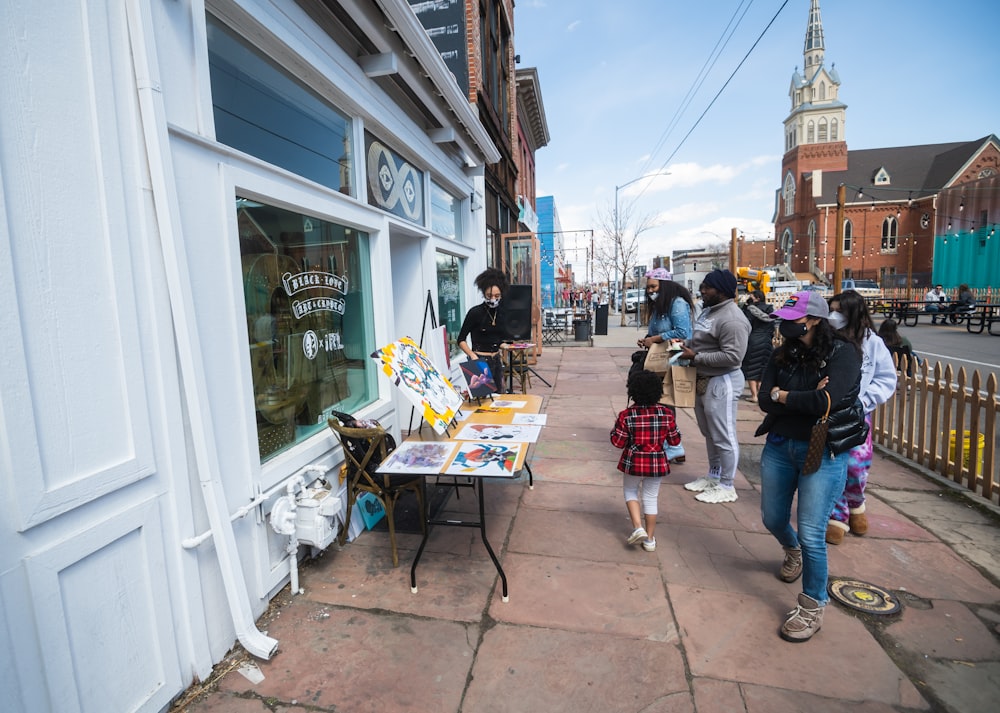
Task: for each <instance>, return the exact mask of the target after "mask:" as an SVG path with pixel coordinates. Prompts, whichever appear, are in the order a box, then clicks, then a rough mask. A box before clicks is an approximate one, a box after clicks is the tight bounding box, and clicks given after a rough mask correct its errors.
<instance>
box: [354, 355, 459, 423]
mask: <svg viewBox="0 0 1000 713" xmlns="http://www.w3.org/2000/svg"><path fill="white" fill-rule="evenodd" d="M371 356H372V359H375V361H377V362H378V363H379V365H380V366H381V368H382V372H383V373H384V374H385V375H386V376H388V377H389V378H390V379H392V383H393V384H395V385H396V386H398V387H399V388H400V389H402V391H403V394H404V395H405V396H406V398H407V399H409V400H410V401H411V402H413V404H414V405H415V406H416V407H417V409H418V410H419V411H420V415H421V416H423V418H424V420H425V421H427V423H428V424H429V425H430V426H431V428H433V429H434V431H435V432H437V433H444V432H445V431H447V429H448V424H449V423H451V420H452V419H453V418H454V417H455V412H456V411H458V408H459V407H460V406H461V405H462V397H461V396H459V394H458V392H457V391H455V388H454V387H453V386H452V385H451V382H450V381H449V380H448V378H447V377H445V376H444V375H443V374H442V373H441V372H440V371H438V370H437V369H436V368H435V367H434V365H433V364H432V363H431V361H430V359H429V358H428V357H427V354H426V353H424V351H423V350H422V349H421V348H420V347H418V346H417V344H416V342H414V341H413V339H411V338H410V337H403V338H402V339H399V340H397V341H395V342H393V343H392V344H388V345H386V346H384V347H382V348H381V349H379V350H378V351H375V352H373V353H372V355H371Z"/></svg>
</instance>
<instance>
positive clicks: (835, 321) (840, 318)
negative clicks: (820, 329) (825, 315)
mask: <svg viewBox="0 0 1000 713" xmlns="http://www.w3.org/2000/svg"><path fill="white" fill-rule="evenodd" d="M829 319H830V326H831V327H833V328H834V329H843V328H844V327H846V326H847V317H845V316H844V315H842V314H841V313H840V312H831V313H830V318H829Z"/></svg>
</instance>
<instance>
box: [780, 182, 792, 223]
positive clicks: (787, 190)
mask: <svg viewBox="0 0 1000 713" xmlns="http://www.w3.org/2000/svg"><path fill="white" fill-rule="evenodd" d="M781 193H782V195H781V197H782V200H783V201H784V203H785V215H792V214H794V213H795V179H794V178H792V174H791V173H789V174H788V175H787V176H785V187H784V189H783V190H782V192H781Z"/></svg>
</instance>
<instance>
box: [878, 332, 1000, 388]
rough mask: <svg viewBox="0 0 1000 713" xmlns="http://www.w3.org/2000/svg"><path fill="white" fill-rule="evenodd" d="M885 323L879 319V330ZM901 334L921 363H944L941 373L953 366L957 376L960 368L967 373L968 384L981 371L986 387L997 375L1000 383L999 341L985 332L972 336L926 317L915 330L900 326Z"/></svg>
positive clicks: (998, 338)
mask: <svg viewBox="0 0 1000 713" xmlns="http://www.w3.org/2000/svg"><path fill="white" fill-rule="evenodd" d="M881 323H882V318H881V316H876V318H875V324H876V326H877V325H879V324H881ZM899 333H900V334H902V335H903V336H905V337H906V338H907V339H909V340H910V343H911V344H913V349H914V351H916V352H917V354H918V355H919V356H920V358H921V359H927V360H929V361H930V366H931V367H932V368H933V366H934V362H941V367H942V369H943V368H944V367H945V366H946V365H948V364H951V365H952V370H953V372H954V374H955V375H956V376H957V375H958V370H959V368H964V369H965V374H966V377H967V378H966V384H968V383H971V381H972V372H973V371H978V372H979V375H980V377H981V378H982V385H983V387H985V386H986V379H987V378H988V377H989V375H990V374H995V375H996V378H997V380H998V383H1000V337H994V336H991V335H990V334H989V333H987V332H986V331H985V330H984V331H983V333H982V334H969V333H968V332H967V331H966V329H965V325H964V324H962V325H950V324H949V325H936V326H934V325H931V323H930V319H928V318H925V317H924V316H923V315H921V317H920V321H919V323H918V324H917V326H916V327H907V326H900V328H899Z"/></svg>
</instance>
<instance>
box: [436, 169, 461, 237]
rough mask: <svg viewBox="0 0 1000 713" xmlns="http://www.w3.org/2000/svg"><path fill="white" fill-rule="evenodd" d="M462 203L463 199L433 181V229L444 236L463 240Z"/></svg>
mask: <svg viewBox="0 0 1000 713" xmlns="http://www.w3.org/2000/svg"><path fill="white" fill-rule="evenodd" d="M461 205H462V202H461V201H459V200H458V199H457V198H455V197H454V196H453V195H451V194H450V193H448V191H446V190H445V189H444V188H442V187H441V186H439V185H438V184H436V183H434V181H431V230H432V231H433V232H434V233H435V234H436V235H440V236H441V237H442V238H448V239H449V240H461V239H462V224H461V220H460V215H461V214H460V213H459V208H460V207H461Z"/></svg>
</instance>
